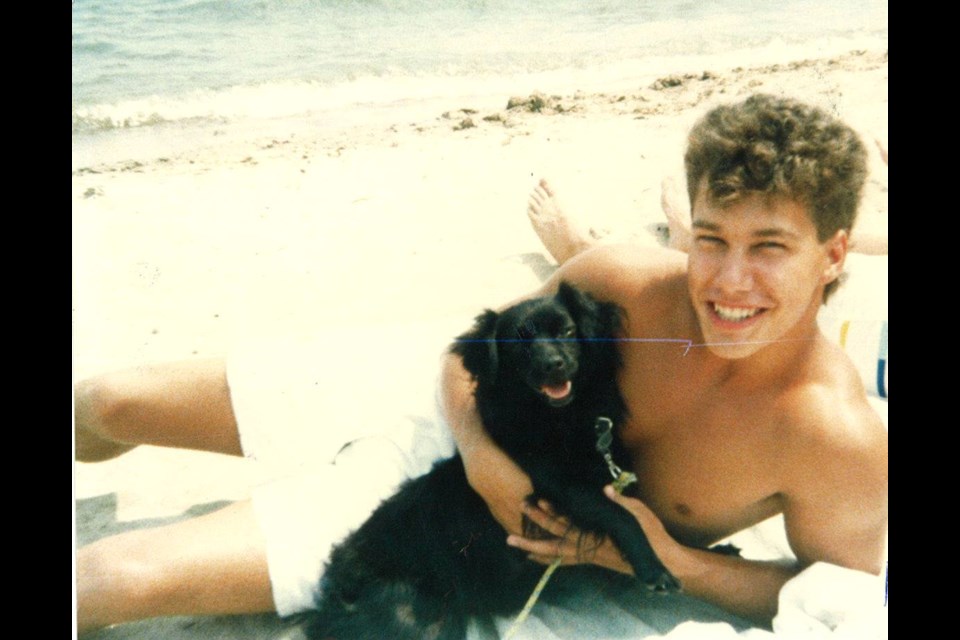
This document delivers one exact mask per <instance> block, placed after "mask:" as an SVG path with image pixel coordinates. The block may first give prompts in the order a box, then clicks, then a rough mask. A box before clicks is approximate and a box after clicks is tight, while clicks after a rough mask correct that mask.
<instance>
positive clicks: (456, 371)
mask: <svg viewBox="0 0 960 640" xmlns="http://www.w3.org/2000/svg"><path fill="white" fill-rule="evenodd" d="M473 388H474V382H473V380H472V378H471V376H470V373H469V372H468V371H467V370H466V369H464V367H463V362H462V360H461V358H460V356H459V355H456V354H454V353H447V355H446V356H445V357H444V361H443V370H442V372H441V377H440V397H441V403H442V408H443V413H444V416H445V417H446V420H447V424H449V425H450V430H451V432H452V433H453V438H454V440H456V442H457V449H458V450H459V451H460V457H461V458H462V459H463V466H464V468H465V469H466V472H467V479H468V480H469V481H470V486H471V487H473V490H474V491H476V492H477V493H478V494H480V497H482V498H483V500H484V502H486V503H487V506H488V507H489V508H490V512H491V513H492V514H493V517H494V518H496V519H497V521H498V522H499V523H500V524H501V525H502V526H503V527H504V528H505V529H507V531H509V532H511V533H519V532H520V531H522V527H521V520H522V511H521V505H522V504H523V502H524V500H526V497H527V496H528V495H530V494H531V493H532V492H533V485H532V484H531V483H530V478H528V477H527V475H526V474H525V473H524V472H523V471H522V470H521V469H520V467H518V466H517V465H516V463H514V462H513V460H511V459H510V457H509V456H507V454H505V453H504V452H503V451H502V450H501V449H500V448H499V447H498V446H497V445H496V443H494V442H493V440H491V439H490V436H489V435H487V432H486V430H485V429H484V428H483V423H482V422H481V421H480V415H479V414H478V413H477V408H476V404H475V402H474V398H473Z"/></svg>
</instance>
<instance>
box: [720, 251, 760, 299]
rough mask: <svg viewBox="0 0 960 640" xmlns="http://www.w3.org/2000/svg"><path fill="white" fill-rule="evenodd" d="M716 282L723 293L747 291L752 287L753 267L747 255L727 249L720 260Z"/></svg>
mask: <svg viewBox="0 0 960 640" xmlns="http://www.w3.org/2000/svg"><path fill="white" fill-rule="evenodd" d="M716 284H717V286H719V287H720V289H721V290H722V291H723V292H724V293H736V292H739V291H749V290H750V289H751V288H752V287H753V269H752V267H751V265H750V261H749V259H748V258H747V256H745V255H743V254H741V253H739V252H737V251H728V252H727V254H726V255H724V257H723V260H722V261H721V262H720V267H719V269H718V271H717V276H716Z"/></svg>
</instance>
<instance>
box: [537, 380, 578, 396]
mask: <svg viewBox="0 0 960 640" xmlns="http://www.w3.org/2000/svg"><path fill="white" fill-rule="evenodd" d="M572 388H573V383H572V382H570V381H569V380H567V381H566V382H563V383H560V384H545V385H543V386H542V387H540V390H541V391H543V393H544V394H545V395H546V396H547V397H548V398H550V399H551V400H562V399H563V398H566V397H567V396H568V395H570V389H572Z"/></svg>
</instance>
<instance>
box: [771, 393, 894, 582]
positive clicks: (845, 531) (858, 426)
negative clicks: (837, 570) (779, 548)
mask: <svg viewBox="0 0 960 640" xmlns="http://www.w3.org/2000/svg"><path fill="white" fill-rule="evenodd" d="M808 400H809V402H808V405H807V406H820V407H830V410H829V412H828V411H826V410H821V411H820V412H819V414H820V415H817V416H816V417H811V420H815V421H816V425H815V426H813V425H811V426H810V428H807V429H800V430H798V433H797V434H795V435H793V436H792V439H794V442H793V443H791V449H790V450H791V451H793V455H791V457H790V458H788V459H787V460H786V461H785V465H784V471H785V479H784V496H783V497H784V520H785V522H786V529H787V539H788V541H789V542H790V547H791V549H793V552H794V553H795V554H796V556H797V558H798V560H799V561H800V563H801V565H804V566H806V565H809V564H812V563H814V562H817V561H824V562H830V563H832V564H836V565H840V566H843V567H848V568H851V569H857V570H859V571H866V572H867V573H872V574H874V575H879V574H880V572H881V570H882V568H883V554H884V547H885V543H886V532H887V489H888V482H887V431H886V428H885V427H884V425H883V422H882V421H881V420H880V418H879V417H878V416H877V414H876V413H875V412H874V411H873V409H872V408H871V407H870V406H869V404H867V402H866V400H865V399H864V400H862V401H860V402H858V403H856V404H853V405H850V404H844V405H841V406H837V405H836V404H834V405H828V404H819V405H817V404H815V402H816V400H815V399H813V398H810V399H808ZM828 413H829V415H826V414H828Z"/></svg>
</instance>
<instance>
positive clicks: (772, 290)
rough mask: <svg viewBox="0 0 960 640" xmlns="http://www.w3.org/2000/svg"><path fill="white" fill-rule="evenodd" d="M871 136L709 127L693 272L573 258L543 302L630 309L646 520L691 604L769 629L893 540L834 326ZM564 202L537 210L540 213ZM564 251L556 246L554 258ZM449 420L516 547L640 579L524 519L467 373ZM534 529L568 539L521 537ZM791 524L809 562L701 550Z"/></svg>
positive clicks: (809, 123)
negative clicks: (826, 573)
mask: <svg viewBox="0 0 960 640" xmlns="http://www.w3.org/2000/svg"><path fill="white" fill-rule="evenodd" d="M864 161H865V151H864V148H863V146H862V144H861V143H860V141H859V139H858V138H857V137H856V134H854V133H853V131H851V130H850V129H848V128H846V127H845V126H843V125H842V124H839V123H837V122H836V121H835V120H833V119H832V118H830V117H829V116H827V115H826V114H825V113H823V112H819V111H817V110H814V109H811V108H808V107H805V106H803V105H800V104H798V103H795V102H792V101H784V100H779V99H775V98H771V97H769V96H755V97H753V98H750V99H748V100H747V101H745V102H744V103H741V104H738V105H734V106H729V107H721V108H719V109H717V110H714V111H713V112H711V113H710V114H708V115H707V116H706V117H705V118H704V119H702V120H701V121H700V123H699V124H698V125H697V126H696V127H695V128H694V130H693V132H692V133H691V135H690V145H689V148H688V151H687V156H686V164H687V174H688V184H690V185H694V188H691V190H690V194H689V196H690V201H691V203H692V213H693V215H692V229H693V241H692V245H691V246H690V249H689V251H690V253H689V257H687V256H685V255H683V254H682V253H679V252H675V251H669V250H664V251H663V252H662V253H661V252H658V251H651V250H648V249H641V250H638V249H637V248H634V247H629V246H605V247H597V248H593V249H589V250H585V251H583V250H582V249H584V247H583V246H578V245H577V240H576V238H575V237H571V236H570V235H568V234H565V231H564V230H563V229H561V230H559V232H558V233H559V235H558V236H557V237H555V238H554V240H556V241H557V242H555V243H554V244H555V246H558V247H559V250H560V252H561V255H563V253H564V250H566V251H568V254H567V255H568V256H573V257H571V258H570V259H569V260H567V261H565V262H564V264H563V265H562V266H561V268H560V269H559V270H558V271H557V273H556V274H555V275H554V276H553V277H552V278H551V279H550V280H549V281H548V282H547V283H546V284H545V286H544V287H543V288H542V289H541V290H540V291H537V292H535V293H534V294H532V295H534V296H539V295H546V294H550V293H552V292H553V291H554V290H555V288H556V286H557V283H558V282H559V281H560V280H561V279H562V280H566V281H568V282H571V283H573V284H575V285H578V286H580V287H582V288H584V289H586V290H587V291H589V292H591V293H592V294H594V295H595V296H597V297H599V298H601V299H606V300H611V301H614V302H616V303H618V304H620V305H621V306H622V307H623V308H624V309H625V310H626V318H627V321H626V329H625V333H626V337H627V338H630V339H657V338H668V339H675V340H676V339H681V340H686V341H688V342H687V343H682V342H681V343H677V342H656V341H651V342H634V341H631V342H625V343H623V347H622V349H621V352H622V355H623V358H624V367H623V369H622V372H621V374H620V379H619V385H620V389H621V391H622V392H623V394H624V397H625V399H626V402H627V406H628V408H629V411H630V418H629V421H628V422H627V423H626V424H625V425H624V426H623V429H622V437H623V438H624V440H625V442H626V444H627V446H628V448H629V449H630V451H631V453H632V455H633V463H634V470H635V471H636V472H637V474H638V476H639V487H640V496H641V499H642V501H641V500H634V499H630V498H625V497H621V496H618V495H616V494H615V493H614V492H612V490H609V488H608V492H607V494H608V496H609V497H610V499H612V500H615V501H616V502H618V503H620V504H622V505H624V506H625V507H626V508H627V509H629V510H630V511H631V512H632V513H633V514H634V515H635V516H636V517H637V518H638V520H639V521H640V523H641V525H642V526H643V528H644V530H645V531H646V532H647V534H648V536H649V537H650V539H651V543H652V545H653V547H654V549H655V551H656V552H657V554H658V556H659V557H660V558H661V560H662V561H663V562H664V564H665V565H666V566H667V568H668V569H670V570H671V572H672V573H673V574H674V575H675V576H676V577H677V578H678V579H679V580H680V581H681V583H682V585H683V589H684V590H685V592H686V593H688V594H690V595H693V596H697V597H700V598H702V599H704V600H707V601H709V602H712V603H714V604H717V605H720V606H722V607H723V608H725V609H727V610H728V611H731V612H733V613H736V614H738V615H741V616H743V617H746V618H749V619H752V620H754V621H757V622H759V623H761V624H765V625H769V623H770V621H771V619H772V618H773V616H774V615H775V614H776V611H777V597H778V593H779V591H780V588H781V587H782V586H783V584H784V583H785V582H786V581H787V580H789V579H790V578H791V577H793V576H794V575H796V574H797V573H798V572H799V571H800V570H801V569H803V568H804V567H806V566H808V565H810V564H812V563H814V562H817V561H825V562H829V563H833V564H836V565H840V566H843V567H848V568H852V569H857V570H862V571H865V572H869V573H872V574H875V575H877V574H879V573H880V571H881V568H882V567H881V564H882V557H883V551H884V542H885V534H886V525H887V434H886V430H885V428H884V425H883V423H882V421H881V420H880V418H879V417H878V416H877V415H876V413H875V412H874V411H873V410H872V408H871V407H870V406H869V404H868V403H867V400H866V396H865V392H864V388H863V385H862V383H861V381H860V378H859V376H858V374H857V372H856V371H855V369H854V367H853V366H852V364H851V363H850V361H849V359H848V358H847V356H846V355H845V354H844V353H843V352H842V351H841V350H840V349H839V348H838V347H836V346H834V345H833V344H831V343H830V342H829V341H827V340H826V338H825V337H824V336H823V335H822V334H821V333H820V331H819V329H818V327H817V323H816V317H817V312H818V310H819V309H820V305H821V303H822V302H823V300H824V299H825V298H826V297H827V296H829V294H830V293H831V292H832V291H833V290H834V289H835V287H836V286H837V284H838V283H837V278H838V276H839V275H840V274H841V272H842V269H843V264H844V259H845V257H846V253H847V249H848V241H849V231H850V229H851V228H852V225H853V221H854V217H855V213H856V208H857V203H858V198H859V194H860V192H861V187H862V184H863V180H864V176H865V171H866V170H865V165H864ZM551 197H552V193H551V192H550V191H549V187H548V185H546V184H545V183H544V184H542V185H541V187H540V189H539V190H538V191H537V192H535V194H534V198H535V202H534V206H533V212H532V213H534V214H535V213H536V212H537V210H538V209H539V208H540V206H542V205H544V204H545V202H546V200H545V199H549V198H551ZM548 246H549V245H548ZM443 388H444V398H445V408H446V415H447V418H448V420H449V423H450V425H451V427H452V428H453V430H454V434H455V438H456V439H457V442H458V446H459V448H460V451H461V453H462V454H463V457H464V460H465V464H466V467H467V472H468V476H469V478H470V481H471V484H472V485H473V487H474V488H475V489H476V490H477V491H478V493H480V494H481V495H482V496H483V497H484V499H485V500H486V502H487V503H488V505H489V506H490V508H491V511H492V512H493V513H494V515H495V516H496V517H497V519H498V520H499V521H500V522H501V524H503V525H504V527H505V528H507V529H508V531H510V532H511V535H510V537H509V538H508V541H509V543H510V544H512V545H513V546H515V547H518V548H520V549H523V550H525V551H528V552H529V553H530V555H531V557H533V558H534V559H537V560H539V561H541V562H544V563H548V562H550V561H552V560H553V559H554V558H555V557H557V555H560V556H561V557H562V558H563V560H564V562H565V563H567V564H571V563H580V562H592V563H594V564H598V565H601V566H606V567H608V568H611V569H614V570H617V571H622V572H625V573H629V572H631V569H630V567H629V566H628V565H627V564H626V563H625V562H624V561H623V560H622V558H621V557H620V555H619V553H618V552H617V551H616V549H615V548H614V547H613V546H612V544H611V543H609V542H607V543H603V544H601V545H600V546H599V548H598V550H597V551H596V552H595V553H591V554H587V555H588V557H582V556H581V555H579V554H580V551H578V549H582V547H578V545H577V543H576V540H577V535H575V533H576V532H573V534H571V532H570V530H569V524H568V523H567V522H564V521H562V520H559V519H555V518H553V517H552V515H551V513H550V512H549V506H548V505H543V507H542V508H529V507H524V506H523V505H524V500H523V498H524V496H526V495H528V494H529V493H530V491H531V485H530V483H529V479H528V478H526V476H525V475H524V474H523V473H522V472H521V471H519V469H518V468H517V467H516V466H515V465H514V464H513V463H512V462H511V461H510V460H509V458H507V457H506V456H505V455H504V454H503V453H502V452H501V451H499V450H498V449H497V448H496V447H495V446H494V445H493V444H492V443H491V442H490V440H489V439H488V438H487V436H486V435H485V433H484V431H483V429H482V427H481V424H480V422H479V418H478V417H477V414H476V411H475V408H474V406H473V400H472V398H471V395H470V388H471V387H470V381H469V378H468V376H467V374H466V373H465V372H464V370H463V368H462V366H461V364H460V363H459V361H458V359H457V357H456V356H449V357H448V359H447V361H446V363H445V368H444V377H443ZM521 513H526V515H528V516H529V517H531V518H532V519H533V520H534V521H535V522H536V523H537V524H540V525H541V526H542V527H544V528H546V529H547V530H548V531H550V532H551V533H553V534H554V535H555V536H556V537H557V539H555V540H539V541H538V540H529V539H524V538H522V537H520V535H519V533H520V530H521V528H520V523H521ZM778 513H782V514H783V516H784V521H785V525H786V534H787V538H788V541H789V543H790V546H791V548H792V550H793V552H794V554H795V555H796V557H797V561H796V562H795V563H789V564H787V563H775V562H757V561H748V560H744V559H741V558H737V557H729V556H722V555H718V554H714V553H710V552H706V551H703V548H704V547H706V546H708V545H710V544H712V543H714V542H716V541H718V540H720V539H722V538H725V537H727V536H729V535H732V534H734V533H736V532H738V531H740V530H742V529H744V528H746V527H749V526H751V525H754V524H757V523H759V522H761V521H763V520H765V519H767V518H769V517H771V516H773V515H775V514H778Z"/></svg>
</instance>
